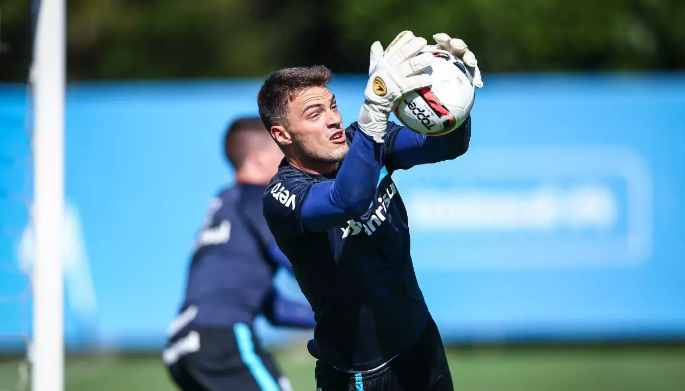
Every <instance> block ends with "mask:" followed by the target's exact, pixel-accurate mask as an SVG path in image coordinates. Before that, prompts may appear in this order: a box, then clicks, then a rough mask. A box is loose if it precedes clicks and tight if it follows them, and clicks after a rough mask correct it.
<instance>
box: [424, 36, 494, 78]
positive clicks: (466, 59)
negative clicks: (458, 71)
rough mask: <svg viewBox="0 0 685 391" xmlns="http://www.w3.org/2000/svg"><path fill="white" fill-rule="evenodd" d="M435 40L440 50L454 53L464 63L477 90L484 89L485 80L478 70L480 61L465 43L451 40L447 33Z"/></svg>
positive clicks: (434, 37)
mask: <svg viewBox="0 0 685 391" xmlns="http://www.w3.org/2000/svg"><path fill="white" fill-rule="evenodd" d="M433 39H434V40H435V42H437V44H438V47H440V49H442V50H446V51H448V52H450V53H452V54H453V55H454V56H456V57H457V58H459V59H460V60H461V62H463V63H464V65H465V66H466V68H467V69H468V70H469V72H470V73H471V75H472V76H473V85H474V86H476V88H481V87H483V78H482V77H481V75H480V69H478V60H476V56H475V55H474V54H473V52H472V51H470V50H469V48H468V46H466V43H465V42H464V41H462V40H461V39H459V38H450V36H449V35H447V34H445V33H438V34H435V35H434V36H433Z"/></svg>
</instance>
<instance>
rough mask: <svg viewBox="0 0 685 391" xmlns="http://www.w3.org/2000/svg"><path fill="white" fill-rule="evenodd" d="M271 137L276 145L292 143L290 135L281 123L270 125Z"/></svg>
mask: <svg viewBox="0 0 685 391" xmlns="http://www.w3.org/2000/svg"><path fill="white" fill-rule="evenodd" d="M271 137H273V139H274V140H275V141H276V143H277V144H278V145H290V144H292V143H293V137H292V135H291V134H290V132H288V130H286V128H285V127H284V126H281V125H274V126H272V127H271Z"/></svg>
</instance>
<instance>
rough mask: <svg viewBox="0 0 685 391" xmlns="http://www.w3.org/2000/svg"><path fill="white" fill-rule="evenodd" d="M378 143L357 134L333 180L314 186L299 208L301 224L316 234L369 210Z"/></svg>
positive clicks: (379, 159)
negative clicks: (300, 208) (300, 210)
mask: <svg viewBox="0 0 685 391" xmlns="http://www.w3.org/2000/svg"><path fill="white" fill-rule="evenodd" d="M382 156H383V154H382V149H381V144H378V143H376V142H375V141H374V140H373V139H372V138H371V137H370V136H368V135H366V134H364V133H362V132H358V133H357V134H356V135H355V137H354V140H352V145H351V146H350V150H349V152H348V153H347V156H346V157H345V160H344V161H343V163H342V165H341V167H340V170H339V171H338V175H337V177H336V179H335V180H333V181H325V182H320V183H315V184H314V185H312V186H311V188H310V190H309V194H308V195H307V197H306V198H305V200H304V204H303V205H302V225H303V227H304V229H305V230H307V231H312V232H317V231H325V230H326V229H328V228H330V227H333V226H335V225H338V224H342V223H344V222H346V221H347V220H350V219H353V218H355V217H358V216H359V215H361V214H363V213H364V212H365V211H366V208H368V206H369V203H371V201H372V200H373V196H374V194H375V191H376V184H377V183H378V177H379V176H380V172H381V168H382V167H383V159H382Z"/></svg>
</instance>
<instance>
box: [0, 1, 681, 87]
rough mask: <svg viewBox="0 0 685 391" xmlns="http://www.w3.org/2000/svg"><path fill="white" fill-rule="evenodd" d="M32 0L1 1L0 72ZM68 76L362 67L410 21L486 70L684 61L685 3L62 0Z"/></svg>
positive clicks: (674, 65) (15, 48) (8, 72)
mask: <svg viewBox="0 0 685 391" xmlns="http://www.w3.org/2000/svg"><path fill="white" fill-rule="evenodd" d="M30 3H31V2H30V0H2V2H0V11H2V27H1V28H2V34H1V36H2V40H3V41H4V42H6V43H7V44H8V46H9V51H8V52H5V53H3V54H0V80H3V81H18V82H22V81H25V80H26V77H27V74H28V69H27V66H28V65H27V64H28V62H29V57H30V51H31V48H30V44H31V39H30V31H31V29H30V23H31V20H30V6H31V5H30ZM67 5H68V73H69V79H70V80H101V79H115V80H116V79H168V78H227V77H263V76H264V75H265V74H267V73H268V72H270V71H272V70H275V69H278V68H281V67H285V66H297V65H312V64H325V65H327V66H329V67H330V68H332V69H333V70H334V71H335V72H338V73H341V72H342V73H364V72H366V71H367V69H366V67H367V66H368V50H369V47H370V45H371V43H372V42H373V41H374V40H376V39H379V40H381V41H382V42H387V41H389V40H391V39H392V38H393V37H394V36H395V35H396V34H397V32H398V31H401V30H405V29H409V30H412V31H414V32H415V33H416V34H417V35H422V36H424V37H426V38H427V39H430V37H431V35H432V34H433V33H435V32H447V33H449V34H451V35H455V36H460V37H463V38H464V39H465V40H466V42H467V43H468V44H469V45H470V46H471V47H472V48H473V50H474V52H476V53H477V54H478V59H479V61H480V63H481V64H480V65H481V67H482V68H483V70H484V71H487V72H488V73H491V72H514V71H557V70H592V71H594V70H646V69H656V70H662V69H678V68H685V25H684V24H683V20H685V2H683V1H682V0H604V1H594V0H574V1H571V0H527V1H523V2H521V1H512V0H462V1H459V2H454V1H451V0H431V1H427V2H423V3H422V4H420V5H418V4H414V5H413V6H412V7H409V3H406V2H402V1H399V0H280V1H273V0H253V1H243V0H193V1H188V0H69V1H68V2H67Z"/></svg>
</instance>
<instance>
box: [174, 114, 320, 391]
mask: <svg viewBox="0 0 685 391" xmlns="http://www.w3.org/2000/svg"><path fill="white" fill-rule="evenodd" d="M224 150H225V154H226V158H227V159H228V161H229V162H230V163H231V165H232V166H233V167H234V168H235V177H236V184H235V185H234V186H233V187H230V188H228V189H225V190H223V191H221V192H220V193H219V195H218V196H217V197H216V198H214V199H213V200H212V202H211V204H210V207H209V214H208V216H207V218H206V221H205V222H204V225H203V227H202V229H201V231H200V233H199V235H198V238H197V242H196V244H195V249H194V254H193V257H192V262H191V264H190V269H189V272H188V283H187V287H186V291H185V300H184V303H183V306H182V308H181V310H180V314H179V315H178V317H177V318H176V319H175V320H174V321H173V322H172V323H171V325H170V326H169V335H170V338H169V342H168V345H167V348H166V349H165V351H164V354H163V358H164V363H165V364H166V366H167V367H168V369H169V372H170V373H171V376H172V378H173V379H174V381H175V382H176V384H177V385H178V386H179V387H180V388H181V389H182V390H184V391H195V390H197V391H202V390H212V391H218V390H246V391H251V390H255V391H259V390H268V391H287V390H290V383H289V381H288V379H287V378H286V377H284V376H283V375H281V373H280V371H279V369H278V367H277V365H276V363H275V361H274V359H273V357H272V356H271V355H270V354H269V353H267V352H266V351H264V350H262V348H261V347H260V344H259V341H258V340H257V339H256V338H255V335H254V330H253V321H254V319H255V317H256V316H257V315H258V314H260V313H261V314H264V315H265V316H266V318H267V319H268V320H269V321H270V322H271V323H272V324H274V325H281V326H293V327H300V328H311V327H313V326H314V316H313V312H312V310H311V307H309V306H308V305H306V304H301V303H297V302H293V301H289V300H287V299H285V298H283V297H282V296H280V295H279V294H278V292H276V290H275V288H274V287H273V285H272V279H273V276H274V274H275V272H276V270H277V269H278V268H279V267H284V268H287V269H288V270H291V269H290V263H289V262H288V259H287V258H286V257H285V256H284V255H283V253H282V252H281V251H280V250H279V249H278V246H277V245H276V242H275V240H274V238H273V236H272V235H271V232H270V231H269V229H268V227H267V225H266V222H265V221H264V216H263V213H262V201H261V200H262V194H263V193H264V191H265V189H266V185H267V184H268V182H269V180H270V178H271V177H272V176H273V175H274V174H275V172H276V170H277V168H278V163H279V162H280V160H281V159H282V157H283V154H282V152H281V151H280V149H279V147H278V146H277V145H276V143H274V142H273V140H272V139H271V137H270V136H269V134H268V132H267V131H266V129H265V128H264V125H263V124H262V122H261V120H260V119H259V118H258V117H257V118H240V119H238V120H236V121H234V122H233V123H232V124H231V126H230V127H229V129H228V131H227V133H226V136H225V139H224Z"/></svg>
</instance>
